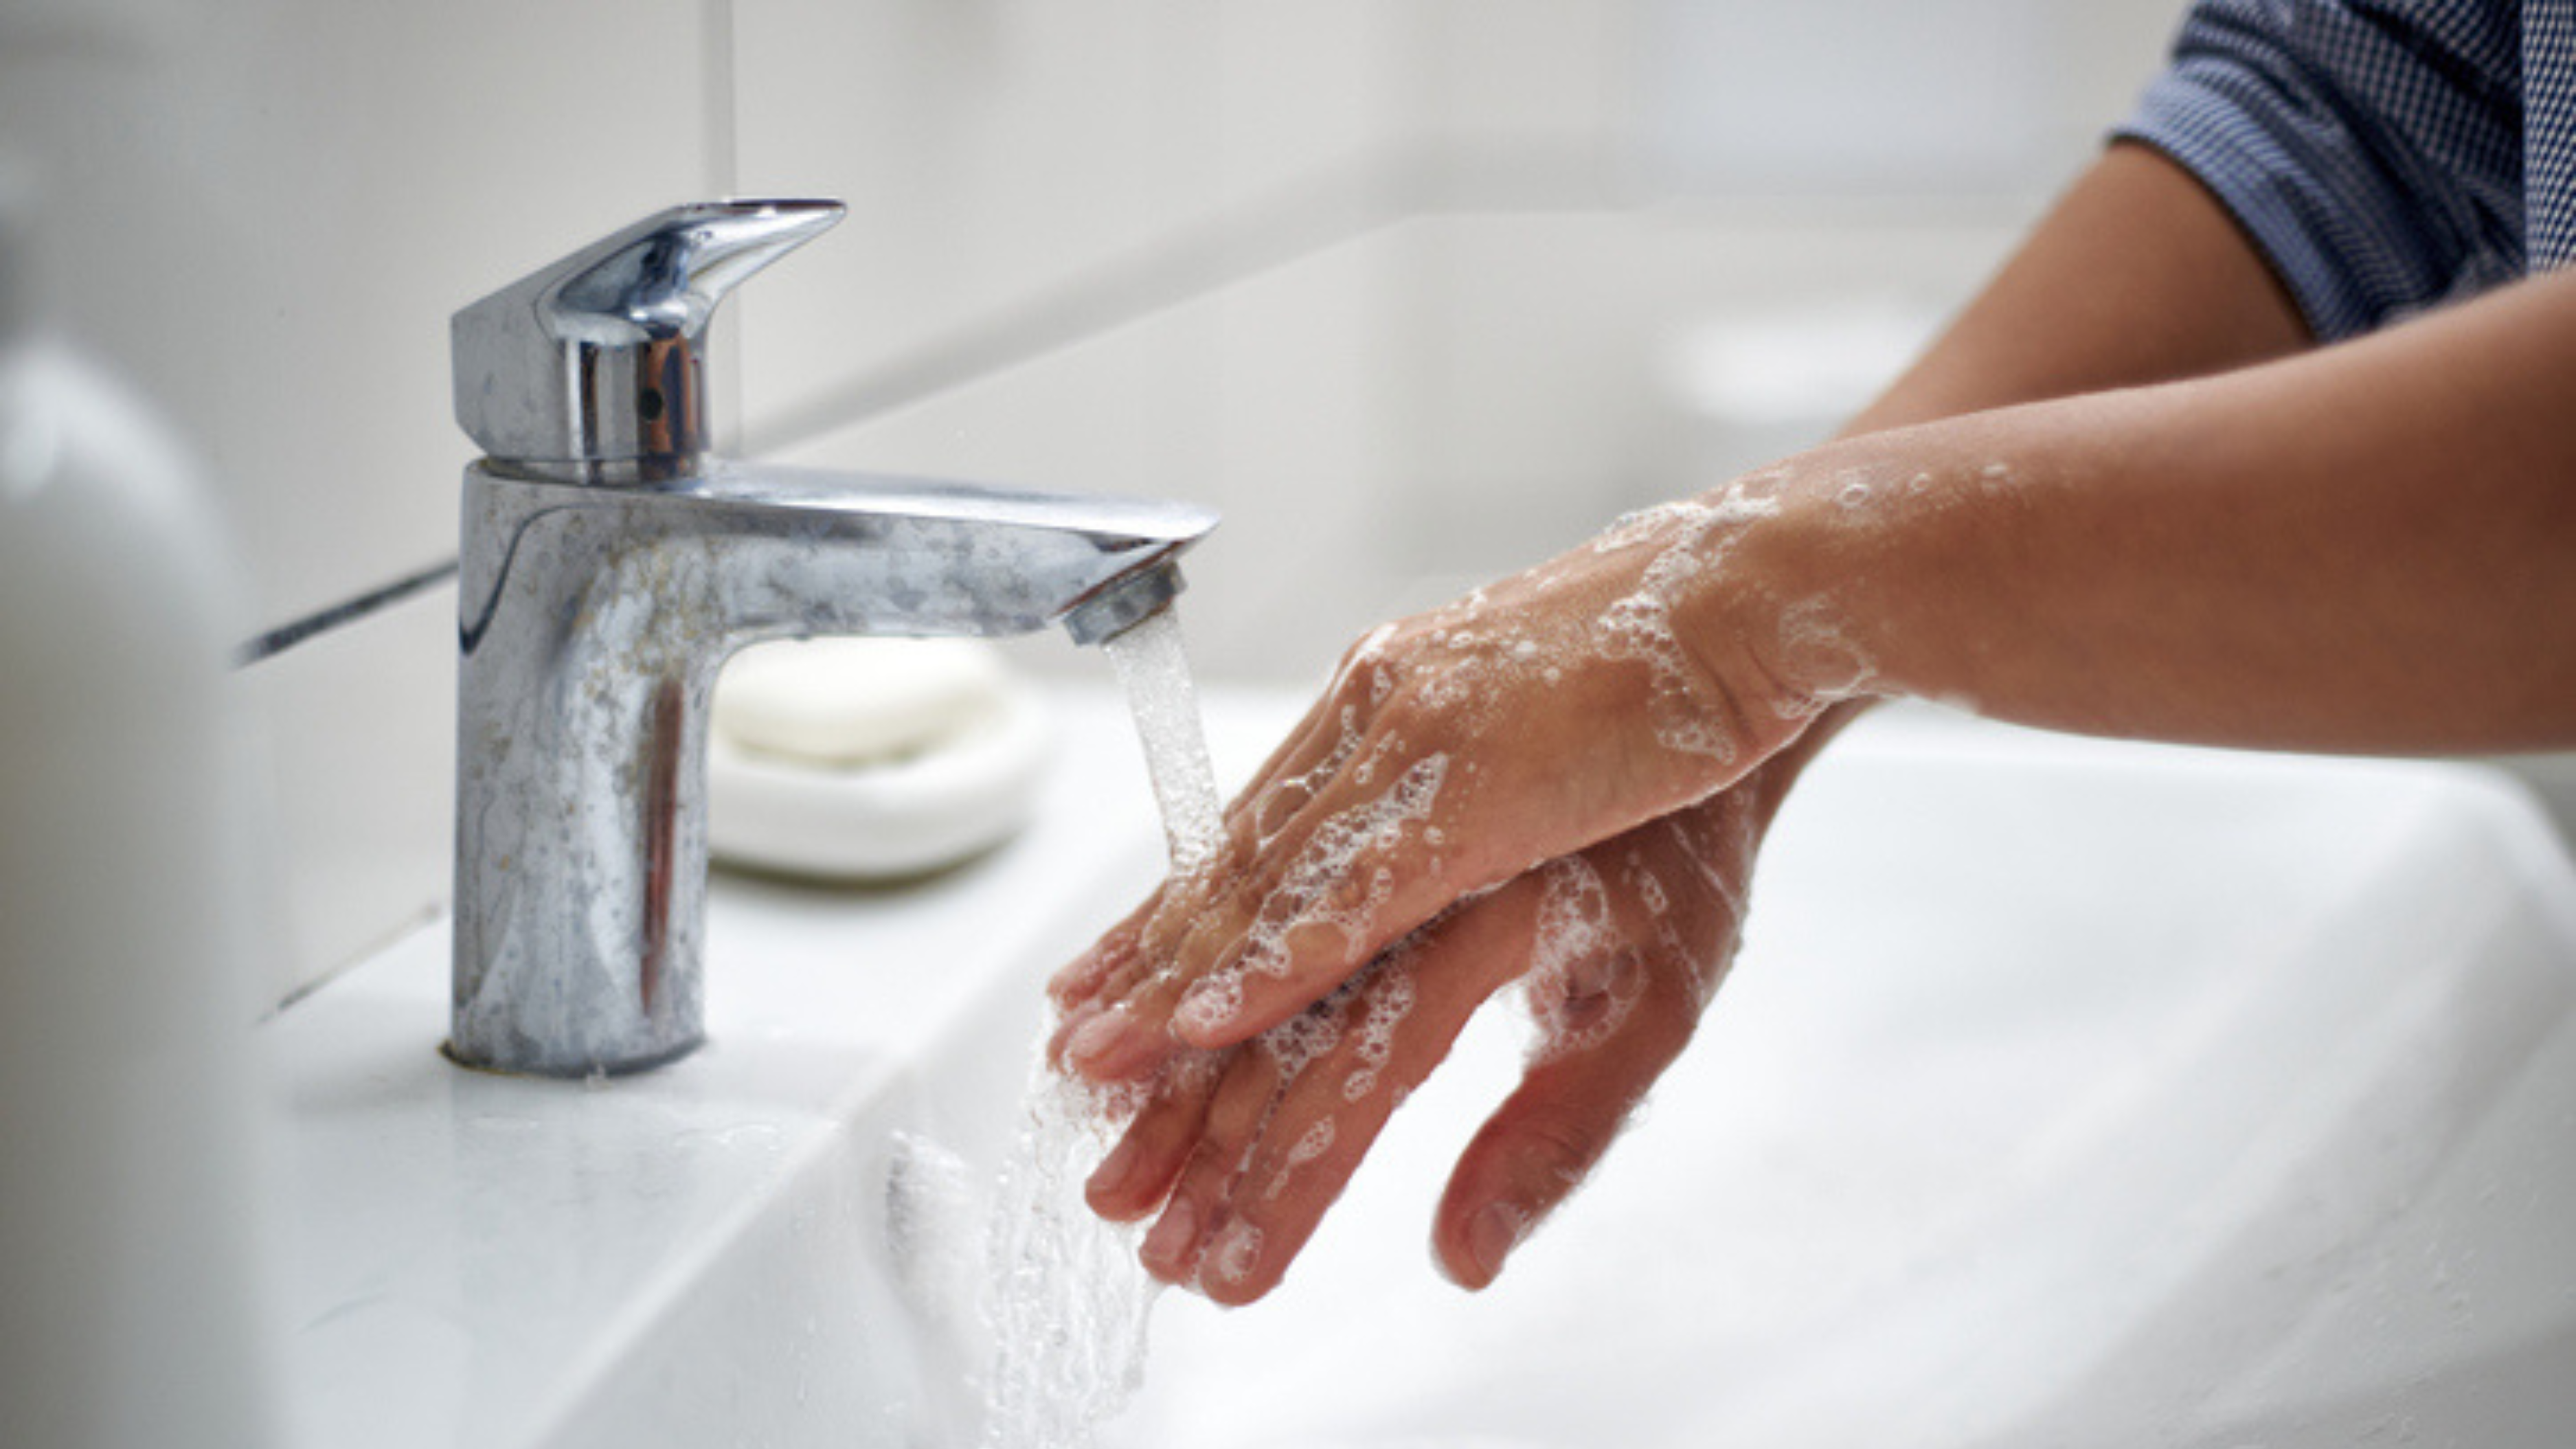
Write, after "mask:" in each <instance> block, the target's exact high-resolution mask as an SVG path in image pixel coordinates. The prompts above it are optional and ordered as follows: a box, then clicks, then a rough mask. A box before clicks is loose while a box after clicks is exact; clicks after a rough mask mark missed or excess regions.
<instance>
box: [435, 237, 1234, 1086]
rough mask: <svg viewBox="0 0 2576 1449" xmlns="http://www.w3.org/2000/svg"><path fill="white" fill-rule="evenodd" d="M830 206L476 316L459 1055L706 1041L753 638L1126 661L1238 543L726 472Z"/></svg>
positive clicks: (682, 240)
mask: <svg viewBox="0 0 2576 1449" xmlns="http://www.w3.org/2000/svg"><path fill="white" fill-rule="evenodd" d="M840 215H841V208H840V206H839V205H838V204H836V203H832V202H814V201H772V202H724V203H714V204H708V205H699V206H686V207H678V208H674V209H672V210H670V211H666V212H663V213H661V214H660V215H657V216H654V217H651V218H648V219H647V220H645V221H643V222H640V223H638V224H636V225H634V226H632V227H629V228H627V229H626V230H624V231H621V232H619V233H617V234H616V235H614V236H611V237H609V238H607V239H606V240H604V241H602V242H600V243H598V244H597V245H595V246H592V247H589V248H587V249H585V250H583V251H581V252H579V253H577V254H575V255H574V256H571V257H569V258H566V259H565V260H564V261H562V262H559V263H557V264H555V265H554V266H552V267H549V268H547V269H545V270H544V271H541V272H538V273H536V274H535V275H533V276H530V277H528V278H527V279H525V280H523V281H521V282H519V283H517V284H515V285H513V286H511V287H508V288H505V289H504V290H502V291H499V292H496V293H494V294H493V295H491V296H490V297H487V298H485V299H483V300H482V301H480V302H477V303H475V304H474V305H473V306H471V307H468V308H466V309H465V310H464V311H462V312H460V313H458V314H457V316H456V319H455V324H454V337H453V340H454V353H455V366H456V410H457V419H458V421H459V422H460V423H461V424H463V426H464V428H465V430H466V432H467V433H469V434H471V435H472V436H473V438H474V440H475V441H476V443H478V444H479V445H481V447H482V448H483V450H484V451H485V453H486V454H487V455H488V456H486V457H485V458H484V459H482V460H481V461H480V462H477V463H475V464H473V465H472V466H470V467H468V468H467V469H466V473H465V503H464V540H463V561H462V565H461V597H460V617H459V629H458V643H459V646H460V664H459V677H458V696H457V788H456V961H455V967H456V975H455V1015H454V1023H453V1037H452V1039H451V1041H450V1043H449V1051H450V1053H451V1054H452V1055H453V1056H455V1057H456V1058H457V1059H458V1060H460V1061H463V1062H465V1063H467V1064H469V1065H474V1066H486V1067H493V1068H497V1069H501V1070H506V1071H517V1072H535V1073H543V1074H548V1075H557V1076H581V1075H589V1074H594V1073H616V1072H625V1071H634V1070H639V1069H641V1068H645V1067H650V1066H654V1065H657V1064H659V1063H662V1062H666V1061H669V1060H671V1059H673V1058H675V1057H678V1056H681V1055H684V1054H685V1053H687V1052H688V1051H689V1050H690V1049H691V1048H693V1047H695V1046H696V1045H697V1044H698V1043H699V1042H700V1041H701V1040H702V1039H703V1036H704V1027H703V1003H704V989H703V979H702V971H701V936H702V925H703V921H704V916H705V896H706V864H707V843H706V811H705V797H706V723H707V711H708V702H709V698H710V695H711V693H712V691H713V689H714V685H715V678H716V672H717V669H718V667H719V666H720V665H721V664H722V662H723V660H724V658H725V657H726V656H727V655H728V654H730V653H732V652H733V651H734V650H735V649H738V648H740V647H742V646H743V645H745V644H749V643H752V642H754V641H757V640H761V639H771V638H781V637H801V636H807V635H815V634H900V635H931V634H980V635H999V634H1017V633H1026V632H1030V631H1033V630H1036V629H1040V628H1042V627H1044V626H1045V625H1047V624H1049V623H1051V622H1055V621H1059V620H1061V621H1062V622H1063V623H1064V625H1065V626H1066V628H1067V630H1068V631H1069V632H1070V633H1071V634H1072V635H1073V637H1074V639H1075V640H1076V641H1077V642H1079V643H1084V644H1090V643H1097V642H1099V641H1100V640H1103V639H1106V638H1109V637H1112V636H1114V635H1116V634H1118V633H1119V632H1121V631H1122V630H1124V629H1125V628H1127V627H1128V626H1129V625H1132V624H1134V623H1135V622H1136V621H1137V620H1139V619H1141V618H1143V617H1145V616H1146V615H1147V614H1150V613H1151V612H1153V611H1154V610H1155V609H1157V608H1159V607H1160V606H1161V605H1163V604H1164V603H1165V602H1167V601H1168V600H1169V599H1170V598H1171V597H1172V596H1173V595H1174V594H1175V593H1176V592H1177V591H1178V590H1179V588H1180V577H1179V571H1178V568H1177V566H1176V564H1175V562H1174V560H1175V559H1176V558H1177V557H1178V555H1179V554H1180V552H1181V551H1182V550H1183V549H1185V548H1187V547H1188V546H1189V545H1190V544H1191V543H1193V542H1195V541H1196V540H1197V539H1198V538H1199V537H1201V536H1202V535H1204V534H1205V533H1206V532H1207V531H1208V529H1209V528H1210V527H1212V526H1213V525H1214V523H1215V521H1216V520H1215V516H1214V515H1213V514H1212V513H1210V512H1208V511H1206V510H1204V509H1201V508H1198V507H1195V506H1192V505H1187V504H1179V503H1163V502H1145V501H1134V500H1123V499H1111V498H1084V497H1074V496H1065V495H1049V494H1039V493H1028V492H1017V491H1011V490H1005V489H995V488H983V487H973V486H968V485H964V484H955V483H942V482H931V481H925V480H920V479H907V478H890V477H873V476H865V475H855V474H842V473H829V472H817V471H809V470H799V469H789V468H776V467H766V466H762V465H758V464H749V463H741V462H733V461H726V460H719V459H715V458H712V457H710V456H709V455H708V453H707V448H706V440H707V438H708V436H709V432H708V426H707V423H708V420H707V416H706V399H707V389H706V386H705V376H704V338H705V329H706V323H707V318H708V315H709V314H710V312H712V310H713V309H714V307H715V306H716V304H717V303H718V302H719V301H720V300H722V298H723V296H724V295H725V293H726V292H727V291H728V290H729V289H730V288H731V287H732V286H734V285H735V284H736V283H739V282H740V281H742V280H743V279H744V278H746V277H749V276H750V275H751V274H752V273H754V272H757V271H758V270H759V269H760V268H762V267H763V266H766V265H767V264H768V263H769V262H771V261H772V260H774V259H776V258H777V257H778V256H779V255H780V254H781V253H783V252H785V251H787V250H789V249H790V248H792V247H794V246H796V245H798V244H799V243H801V242H803V241H806V240H807V239H809V238H811V237H812V236H814V235H815V234H817V233H819V232H820V231H822V230H823V229H824V228H826V227H828V226H830V225H831V224H832V223H833V222H834V221H836V220H838V219H839V217H840Z"/></svg>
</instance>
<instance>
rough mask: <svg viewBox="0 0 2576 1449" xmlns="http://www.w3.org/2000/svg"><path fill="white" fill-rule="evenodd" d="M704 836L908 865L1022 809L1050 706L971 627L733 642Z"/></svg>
mask: <svg viewBox="0 0 2576 1449" xmlns="http://www.w3.org/2000/svg"><path fill="white" fill-rule="evenodd" d="M710 723H711V729H710V731H709V734H710V739H709V740H708V745H707V791H708V822H707V844H708V847H709V849H710V850H711V851H712V852H713V853H714V855H715V857H716V858H717V859H718V860H720V861H725V862H727V863H730V864H733V865H738V866H746V867H750V868H752V869H756V870H764V871H775V872H784V873H787V874H791V875H802V876H812V877H818V878H824V879H839V880H866V879H884V878H889V877H900V876H911V875H919V874H922V873H925V872H928V871H933V870H937V869H940V868H942V867H945V866H948V865H953V864H955V863H957V862H958V861H961V860H964V859H966V858H967V857H969V856H972V855H976V854H979V853H981V852H983V851H985V850H989V849H991V848H992V847H994V846H996V845H998V844H1000V843H1001V842H1002V841H1003V840H1006V839H1008V838H1009V837H1010V836H1011V835H1012V834H1014V833H1015V832H1017V831H1018V830H1019V829H1020V828H1021V827H1022V826H1023V825H1025V824H1026V823H1027V821H1028V814H1029V810H1030V808H1031V805H1032V803H1033V801H1034V799H1035V796H1036V791H1037V786H1038V783H1039V778H1040V775H1041V772H1042V767H1043V765H1044V763H1045V757H1046V747H1047V741H1048V730H1047V720H1046V711H1045V708H1044V706H1043V703H1042V701H1041V700H1040V698H1039V696H1038V693H1037V691H1036V690H1035V689H1034V688H1032V687H1031V686H1030V685H1029V684H1028V683H1026V682H1025V681H1023V680H1021V679H1019V678H1018V677H1016V676H1015V675H1014V674H1013V673H1012V672H1011V670H1010V668H1009V667H1008V666H1007V664H1005V663H1004V661H1003V659H1002V657H1001V655H1000V653H999V652H998V651H996V650H995V649H994V648H993V647H992V646H991V645H989V644H986V643H984V642H982V641H980V640H973V639H816V640H810V641H804V642H794V643H779V644H762V645H756V646H754V647H752V648H750V649H746V650H744V651H742V652H741V653H740V654H738V655H736V656H735V657H734V659H733V660H732V661H731V662H730V663H728V664H727V665H726V667H725V672H724V674H723V676H722V677H721V678H720V679H719V680H718V681H717V684H716V697H715V710H714V715H713V718H712V720H711V721H710Z"/></svg>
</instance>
